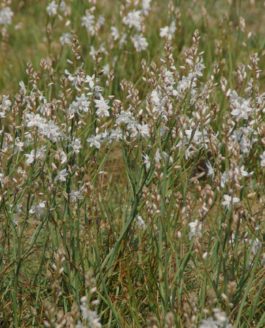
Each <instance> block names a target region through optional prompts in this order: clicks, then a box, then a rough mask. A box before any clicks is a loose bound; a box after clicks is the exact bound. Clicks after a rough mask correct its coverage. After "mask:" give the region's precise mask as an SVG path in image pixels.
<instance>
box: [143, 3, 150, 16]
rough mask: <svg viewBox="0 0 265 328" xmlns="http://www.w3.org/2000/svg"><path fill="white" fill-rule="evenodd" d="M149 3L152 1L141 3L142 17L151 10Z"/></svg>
mask: <svg viewBox="0 0 265 328" xmlns="http://www.w3.org/2000/svg"><path fill="white" fill-rule="evenodd" d="M151 1H152V0H143V2H142V8H143V9H142V12H143V14H144V15H147V14H148V13H149V11H150V9H151Z"/></svg>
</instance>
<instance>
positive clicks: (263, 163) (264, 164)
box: [260, 151, 265, 167]
mask: <svg viewBox="0 0 265 328" xmlns="http://www.w3.org/2000/svg"><path fill="white" fill-rule="evenodd" d="M260 160H261V161H260V165H261V167H265V151H264V152H263V153H262V154H261V155H260Z"/></svg>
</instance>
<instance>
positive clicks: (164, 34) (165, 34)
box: [160, 21, 176, 40]
mask: <svg viewBox="0 0 265 328" xmlns="http://www.w3.org/2000/svg"><path fill="white" fill-rule="evenodd" d="M175 32H176V22H175V21H173V22H172V23H171V24H170V25H169V26H165V27H162V28H161V29H160V36H161V38H166V39H168V40H172V38H173V36H174V34H175Z"/></svg>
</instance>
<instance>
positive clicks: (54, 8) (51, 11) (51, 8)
mask: <svg viewBox="0 0 265 328" xmlns="http://www.w3.org/2000/svg"><path fill="white" fill-rule="evenodd" d="M46 11H47V13H48V15H49V16H50V17H53V16H56V15H57V12H58V5H57V3H56V2H55V1H52V2H50V3H49V5H48V6H47V8H46Z"/></svg>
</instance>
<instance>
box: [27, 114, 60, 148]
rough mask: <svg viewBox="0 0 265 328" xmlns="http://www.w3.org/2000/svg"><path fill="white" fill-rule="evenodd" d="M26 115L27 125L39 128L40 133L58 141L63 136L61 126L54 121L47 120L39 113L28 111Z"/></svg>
mask: <svg viewBox="0 0 265 328" xmlns="http://www.w3.org/2000/svg"><path fill="white" fill-rule="evenodd" d="M25 117H26V126H27V127H36V128H38V131H39V133H40V134H41V135H43V136H45V137H47V138H48V139H50V140H51V141H53V142H57V141H58V140H59V139H60V138H61V137H62V133H61V131H60V129H59V127H58V126H57V125H56V124H55V123H54V122H53V121H51V120H50V121H47V120H46V119H45V118H44V117H42V116H40V115H39V114H32V113H27V114H26V116H25Z"/></svg>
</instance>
